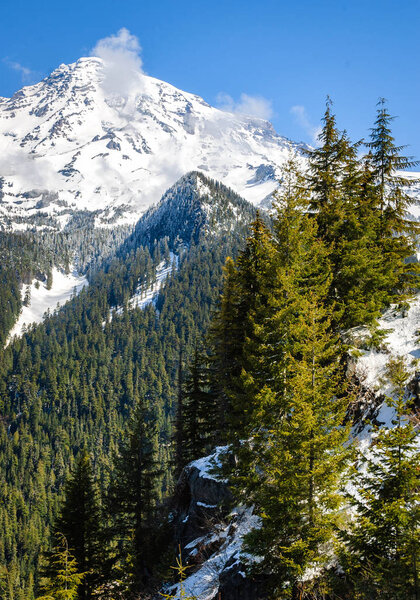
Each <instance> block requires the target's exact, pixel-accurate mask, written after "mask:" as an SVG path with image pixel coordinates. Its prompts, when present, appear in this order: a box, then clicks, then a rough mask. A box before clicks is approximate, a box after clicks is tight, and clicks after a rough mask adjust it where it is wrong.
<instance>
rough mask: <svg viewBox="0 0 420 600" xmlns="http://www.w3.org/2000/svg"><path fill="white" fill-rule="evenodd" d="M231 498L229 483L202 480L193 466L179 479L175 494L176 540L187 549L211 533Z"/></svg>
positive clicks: (225, 510)
mask: <svg viewBox="0 0 420 600" xmlns="http://www.w3.org/2000/svg"><path fill="white" fill-rule="evenodd" d="M230 499H231V496H230V492H229V488H228V485H227V483H225V482H224V481H218V480H217V479H214V478H208V477H203V476H202V475H201V472H200V470H199V469H198V468H197V467H195V466H194V463H192V464H191V465H188V466H187V467H186V468H185V469H184V470H183V472H182V473H181V476H180V478H179V481H178V484H177V488H176V492H175V507H174V512H175V515H176V517H175V524H176V529H175V536H176V540H177V543H178V544H181V547H183V548H184V547H185V546H186V545H187V544H189V543H190V542H192V541H193V540H195V539H197V538H198V537H201V536H204V535H207V534H208V533H210V529H211V523H212V522H214V520H215V517H218V516H219V517H220V516H221V512H224V513H226V512H227V503H228V502H229V501H230Z"/></svg>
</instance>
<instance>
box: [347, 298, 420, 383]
mask: <svg viewBox="0 0 420 600" xmlns="http://www.w3.org/2000/svg"><path fill="white" fill-rule="evenodd" d="M378 322H379V327H380V329H386V330H389V332H388V333H387V335H386V337H385V339H384V347H385V350H382V351H380V352H378V351H377V350H374V349H371V350H366V351H363V355H362V356H360V357H359V358H358V360H357V365H356V373H357V375H358V376H359V378H360V379H361V381H362V382H363V384H364V385H366V387H368V388H370V389H371V390H373V391H375V392H376V393H378V394H379V393H385V394H389V393H390V391H391V390H390V388H389V385H388V384H387V383H386V382H384V381H382V380H383V378H384V375H385V370H386V365H387V363H388V361H389V359H390V357H391V356H392V355H394V356H396V355H398V356H403V357H405V359H406V364H407V369H408V370H409V371H410V372H412V374H413V375H414V373H415V371H416V370H418V369H419V366H418V365H417V359H420V336H419V330H420V294H417V295H416V296H415V298H414V299H413V301H412V302H411V305H410V308H409V310H408V311H407V313H406V316H403V314H402V313H401V311H400V310H397V309H396V307H392V308H390V309H389V310H388V311H387V312H386V313H385V314H384V315H383V317H381V318H380V319H378ZM366 334H367V331H366Z"/></svg>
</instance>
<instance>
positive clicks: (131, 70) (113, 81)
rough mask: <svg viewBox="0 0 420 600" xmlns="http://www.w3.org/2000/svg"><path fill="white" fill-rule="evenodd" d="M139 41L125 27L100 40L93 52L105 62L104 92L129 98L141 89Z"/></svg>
mask: <svg viewBox="0 0 420 600" xmlns="http://www.w3.org/2000/svg"><path fill="white" fill-rule="evenodd" d="M140 53H141V46H140V42H139V39H138V38H137V37H136V36H135V35H133V34H131V33H130V31H129V30H128V29H126V28H125V27H123V28H122V29H120V30H119V31H118V32H117V33H116V34H113V35H110V36H108V37H105V38H103V39H101V40H99V41H98V42H97V43H96V45H95V47H94V48H93V49H92V51H91V56H97V57H99V58H101V59H102V60H103V61H104V80H103V82H102V85H103V88H104V90H105V91H106V92H107V93H109V94H111V95H114V94H117V95H120V96H127V95H129V94H130V92H131V91H132V90H134V89H138V87H139V79H140V77H141V75H142V74H143V61H142V59H141V57H140Z"/></svg>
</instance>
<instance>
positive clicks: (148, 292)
mask: <svg viewBox="0 0 420 600" xmlns="http://www.w3.org/2000/svg"><path fill="white" fill-rule="evenodd" d="M177 269H178V256H177V255H176V254H174V253H173V252H171V253H170V260H169V263H166V262H165V261H164V260H163V261H162V262H161V263H160V264H159V265H158V267H157V269H156V281H155V282H154V283H153V284H152V285H151V286H150V287H148V288H146V289H144V288H143V287H142V286H139V287H138V288H137V290H136V293H135V294H134V295H133V296H132V298H130V300H129V303H128V304H129V307H130V308H142V309H143V308H145V307H146V306H147V305H148V304H152V303H153V304H155V303H156V300H157V298H158V296H159V292H160V289H161V287H162V285H163V284H164V282H165V281H166V279H167V278H168V277H169V275H170V274H171V273H172V271H174V270H175V271H176V270H177Z"/></svg>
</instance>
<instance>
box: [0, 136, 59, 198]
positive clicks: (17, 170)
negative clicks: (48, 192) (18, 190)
mask: <svg viewBox="0 0 420 600" xmlns="http://www.w3.org/2000/svg"><path fill="white" fill-rule="evenodd" d="M0 174H1V175H2V176H3V177H17V180H18V182H20V181H21V182H24V187H25V190H30V189H37V188H42V189H54V188H55V187H56V185H57V183H58V180H59V176H58V175H57V173H56V171H55V170H54V168H53V166H52V165H51V164H50V163H49V161H48V158H47V157H35V156H33V155H31V154H27V152H26V151H25V150H24V149H23V148H13V147H12V146H10V145H9V146H6V148H4V150H3V152H2V153H1V155H0ZM18 187H19V183H18Z"/></svg>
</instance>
